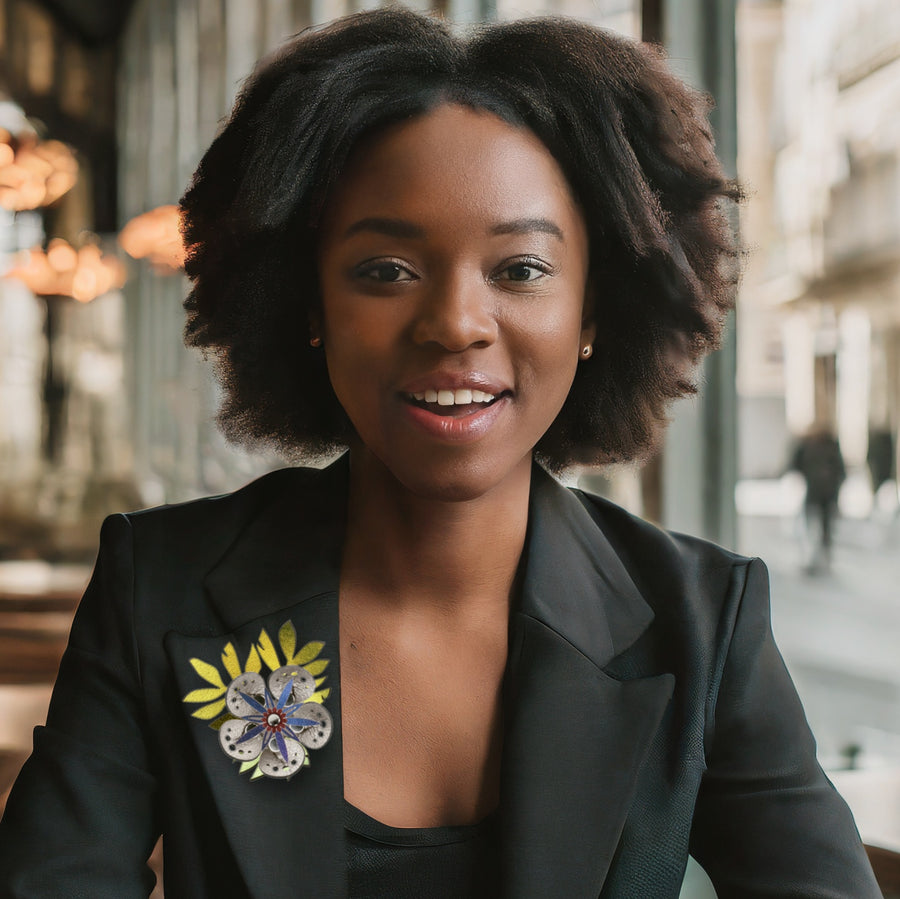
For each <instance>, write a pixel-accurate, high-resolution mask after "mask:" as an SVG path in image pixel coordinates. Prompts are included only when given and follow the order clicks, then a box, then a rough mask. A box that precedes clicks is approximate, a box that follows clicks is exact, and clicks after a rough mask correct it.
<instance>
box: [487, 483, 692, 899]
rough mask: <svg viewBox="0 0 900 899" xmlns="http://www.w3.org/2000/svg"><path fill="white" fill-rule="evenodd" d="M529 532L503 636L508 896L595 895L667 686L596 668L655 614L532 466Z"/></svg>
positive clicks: (562, 494)
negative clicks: (506, 640)
mask: <svg viewBox="0 0 900 899" xmlns="http://www.w3.org/2000/svg"><path fill="white" fill-rule="evenodd" d="M529 526H530V536H529V540H528V547H529V556H528V558H527V559H526V567H525V577H524V581H523V593H522V599H521V603H520V605H519V608H518V609H517V610H516V612H515V613H514V614H513V618H512V622H511V631H510V633H511V641H510V664H509V678H508V684H507V687H508V690H509V694H508V701H507V703H506V707H507V709H508V710H509V719H508V721H507V723H506V733H505V741H506V742H505V748H504V756H503V774H502V783H501V805H502V808H503V822H504V824H503V828H504V838H503V842H504V890H505V895H506V896H508V897H515V899H530V897H534V899H538V897H544V896H550V895H553V896H570V897H573V899H581V897H588V896H590V897H596V896H598V895H599V894H600V891H601V890H602V888H603V882H604V880H605V878H606V875H607V872H608V870H609V866H610V863H611V862H612V859H613V856H614V854H615V851H616V847H617V845H618V842H619V838H620V836H621V833H622V829H623V826H624V823H625V818H626V815H627V813H628V809H629V807H630V805H631V802H632V799H633V795H634V791H635V788H636V785H637V781H638V775H639V773H640V769H641V766H642V765H643V762H644V760H645V757H646V755H647V752H648V751H649V747H650V745H651V742H652V738H653V736H654V734H655V732H656V730H657V728H658V727H659V723H660V721H661V719H662V716H663V713H664V712H665V709H666V707H667V705H668V702H669V699H670V698H671V695H672V691H673V687H674V678H673V676H672V675H670V674H663V675H658V676H654V677H647V678H639V679H634V680H628V681H620V680H616V679H615V678H613V677H611V676H609V675H608V674H607V673H606V672H605V671H604V670H603V668H604V666H606V665H607V664H608V663H609V662H611V661H612V660H613V659H614V658H615V657H616V656H618V655H620V654H621V653H622V652H623V651H625V650H626V649H628V647H630V646H631V645H632V644H633V643H634V642H635V640H636V639H637V638H638V637H639V636H640V635H641V634H642V633H643V632H644V631H645V630H646V629H647V627H648V626H649V624H650V622H651V621H652V619H653V613H652V611H651V609H650V608H649V606H648V605H647V604H646V603H645V602H644V600H643V598H642V597H641V596H640V594H639V593H638V591H637V588H636V587H635V586H634V584H633V582H632V581H631V579H630V577H629V576H628V573H627V572H626V570H625V568H624V566H623V565H622V563H621V561H620V560H619V558H618V557H617V555H616V554H615V552H614V551H613V549H612V547H611V546H610V545H609V543H608V542H607V541H606V538H605V537H604V536H603V534H602V532H601V531H600V529H599V528H598V526H597V524H596V523H595V522H594V521H593V520H592V519H591V517H590V515H589V514H588V513H587V511H586V510H585V508H584V507H583V506H582V505H581V503H580V502H579V501H578V499H577V498H576V497H575V496H574V495H572V494H571V493H570V492H569V491H568V490H566V489H564V488H562V487H560V486H559V485H558V484H556V483H555V482H554V481H553V480H552V479H551V478H550V477H549V476H548V475H547V474H546V473H544V472H543V471H542V470H540V469H538V468H537V467H536V468H535V471H534V476H533V480H532V499H531V511H530V522H529Z"/></svg>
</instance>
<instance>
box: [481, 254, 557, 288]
mask: <svg viewBox="0 0 900 899" xmlns="http://www.w3.org/2000/svg"><path fill="white" fill-rule="evenodd" d="M552 273H553V270H552V268H551V267H550V266H549V265H547V263H546V262H543V261H541V260H540V259H535V258H528V259H519V260H517V261H516V262H513V263H511V264H509V265H507V266H505V267H504V268H502V269H500V271H499V273H498V275H497V277H496V279H495V280H498V281H513V282H515V283H517V284H525V283H527V282H529V281H537V280H539V279H540V278H543V277H545V276H546V275H550V274H552Z"/></svg>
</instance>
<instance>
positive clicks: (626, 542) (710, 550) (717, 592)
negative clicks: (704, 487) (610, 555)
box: [573, 490, 768, 638]
mask: <svg viewBox="0 0 900 899" xmlns="http://www.w3.org/2000/svg"><path fill="white" fill-rule="evenodd" d="M573 493H574V494H575V496H576V497H577V498H578V499H579V501H580V502H581V504H582V505H583V506H584V508H585V509H586V510H587V512H588V514H589V515H590V516H591V519H592V520H593V521H594V522H595V524H596V525H597V527H598V529H599V530H600V531H601V532H602V534H603V536H604V537H605V539H606V540H608V541H609V543H610V545H611V546H612V547H613V550H614V551H615V553H616V555H617V556H618V558H619V559H620V560H621V562H622V564H623V565H624V566H625V568H626V570H627V571H628V573H629V575H630V577H631V579H632V580H633V581H634V584H635V586H636V587H637V588H638V591H639V592H640V593H641V595H642V596H643V598H644V599H645V600H646V602H647V603H648V604H649V605H650V606H651V607H652V608H653V610H654V613H655V614H656V616H657V619H658V621H659V622H660V623H663V622H676V621H677V622H679V623H680V624H684V623H685V622H693V623H694V624H695V625H696V626H700V627H704V628H709V630H710V633H708V634H707V635H706V637H707V638H713V632H716V631H718V634H719V637H721V636H723V633H722V630H723V624H724V621H723V619H724V620H730V621H732V622H733V620H734V617H735V616H736V614H737V612H738V609H739V607H740V605H741V601H742V599H743V598H744V596H745V594H746V592H747V585H748V583H751V582H752V583H753V584H756V583H762V584H763V585H765V587H766V589H765V590H764V591H763V595H764V596H765V599H766V601H768V589H767V583H768V582H767V576H766V568H765V565H764V564H763V563H762V561H761V560H759V559H757V558H751V557H748V556H744V555H740V554H739V553H736V552H732V551H731V550H728V549H726V548H724V547H722V546H719V545H718V544H716V543H714V542H712V541H710V540H704V539H702V538H700V537H694V536H690V535H688V534H681V533H678V532H675V531H669V530H666V529H664V528H660V527H658V526H656V525H654V524H651V523H650V522H648V521H645V520H643V519H641V518H639V517H637V516H635V515H632V514H631V513H629V512H627V511H626V510H624V509H622V508H621V507H620V506H617V505H616V504H615V503H612V502H610V501H608V500H606V499H603V498H602V497H598V496H594V495H593V494H590V493H586V492H584V491H582V490H574V491H573ZM754 592H755V593H758V592H759V591H754ZM724 630H725V632H727V631H729V630H730V626H727V625H726V626H725V627H724Z"/></svg>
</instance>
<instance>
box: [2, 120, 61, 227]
mask: <svg viewBox="0 0 900 899" xmlns="http://www.w3.org/2000/svg"><path fill="white" fill-rule="evenodd" d="M77 178H78V162H77V161H76V160H75V157H74V156H73V155H72V151H71V150H70V149H69V148H68V147H67V146H66V145H65V144H64V143H61V142H60V141H58V140H45V141H42V140H38V138H37V136H35V135H32V134H20V135H17V136H13V135H11V134H10V133H9V132H8V131H6V130H5V129H3V128H0V206H2V207H3V208H4V209H8V210H10V211H11V212H21V211H23V210H25V209H38V208H40V207H41V206H49V205H50V204H51V203H54V202H56V200H58V199H59V198H60V197H61V196H62V195H63V194H64V193H65V192H66V191H67V190H70V189H71V188H72V186H73V185H74V184H75V181H76V180H77Z"/></svg>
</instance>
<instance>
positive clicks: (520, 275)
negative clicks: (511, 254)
mask: <svg viewBox="0 0 900 899" xmlns="http://www.w3.org/2000/svg"><path fill="white" fill-rule="evenodd" d="M542 274H543V272H541V271H540V270H539V269H536V268H535V267H534V266H533V265H526V264H525V263H524V262H520V263H518V264H517V265H511V266H510V267H509V268H508V269H507V270H506V275H507V277H508V278H509V280H510V281H532V280H534V279H535V278H538V277H540V276H541V275H542Z"/></svg>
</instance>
